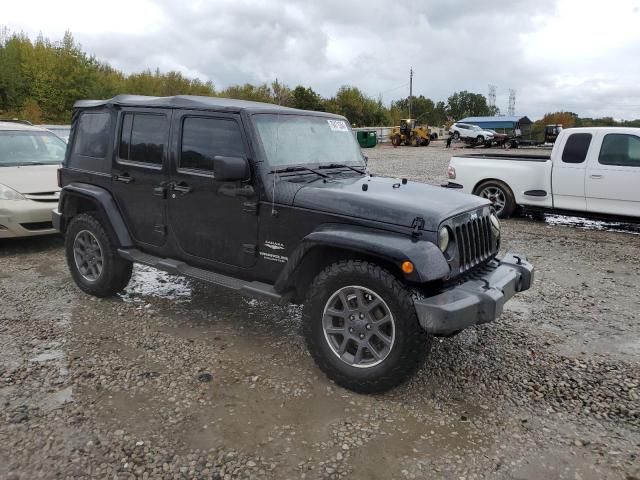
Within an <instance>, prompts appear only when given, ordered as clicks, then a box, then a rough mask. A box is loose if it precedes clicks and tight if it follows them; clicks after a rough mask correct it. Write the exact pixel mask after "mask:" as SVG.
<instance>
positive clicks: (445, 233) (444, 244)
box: [438, 227, 449, 253]
mask: <svg viewBox="0 0 640 480" xmlns="http://www.w3.org/2000/svg"><path fill="white" fill-rule="evenodd" d="M438 247H439V248H440V251H441V252H442V253H444V252H446V251H447V248H449V229H448V228H447V227H442V228H441V229H440V232H438Z"/></svg>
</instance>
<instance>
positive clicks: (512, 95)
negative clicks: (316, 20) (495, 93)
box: [508, 88, 516, 116]
mask: <svg viewBox="0 0 640 480" xmlns="http://www.w3.org/2000/svg"><path fill="white" fill-rule="evenodd" d="M508 114H509V115H511V116H513V115H515V114H516V91H515V90H514V89H513V88H510V89H509V109H508Z"/></svg>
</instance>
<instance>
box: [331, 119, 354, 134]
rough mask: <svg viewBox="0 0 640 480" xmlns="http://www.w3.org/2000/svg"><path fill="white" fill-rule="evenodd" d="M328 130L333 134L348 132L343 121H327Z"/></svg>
mask: <svg viewBox="0 0 640 480" xmlns="http://www.w3.org/2000/svg"><path fill="white" fill-rule="evenodd" d="M327 123H328V124H329V128H330V129H331V131H333V132H348V131H349V128H348V127H347V124H346V123H345V122H344V120H327Z"/></svg>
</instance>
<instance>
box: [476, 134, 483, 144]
mask: <svg viewBox="0 0 640 480" xmlns="http://www.w3.org/2000/svg"><path fill="white" fill-rule="evenodd" d="M476 144H477V145H482V144H484V137H483V136H482V135H478V137H477V138H476Z"/></svg>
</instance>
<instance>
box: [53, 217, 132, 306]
mask: <svg viewBox="0 0 640 480" xmlns="http://www.w3.org/2000/svg"><path fill="white" fill-rule="evenodd" d="M88 244H91V246H92V247H93V248H90V247H87V245H88ZM64 246H65V253H66V257H67V265H68V266H69V270H70V271H71V276H72V277H73V280H74V281H75V282H76V285H77V286H78V288H80V290H82V291H83V292H85V293H88V294H90V295H94V296H96V297H110V296H112V295H115V294H116V293H118V292H120V291H122V290H123V289H124V288H125V287H126V286H127V284H128V283H129V280H130V279H131V272H132V269H133V264H132V262H130V261H128V260H125V259H123V258H121V257H120V256H119V255H118V252H117V248H116V242H115V240H114V239H113V238H112V236H111V235H110V234H109V233H107V230H106V229H105V228H104V227H103V225H102V223H101V221H100V217H99V216H98V215H97V214H93V213H82V214H80V215H76V216H75V217H73V218H72V219H71V221H70V222H69V226H68V227H67V231H66V235H65V242H64ZM87 252H89V253H87ZM91 264H92V265H91ZM92 267H93V268H92ZM81 269H83V270H85V271H84V272H82V271H81Z"/></svg>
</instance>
